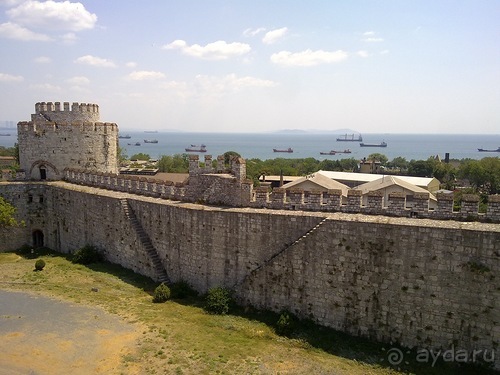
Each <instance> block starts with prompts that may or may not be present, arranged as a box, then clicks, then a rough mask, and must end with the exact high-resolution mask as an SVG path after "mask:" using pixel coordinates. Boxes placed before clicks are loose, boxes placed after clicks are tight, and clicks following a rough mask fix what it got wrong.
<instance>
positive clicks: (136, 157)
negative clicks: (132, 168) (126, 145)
mask: <svg viewBox="0 0 500 375" xmlns="http://www.w3.org/2000/svg"><path fill="white" fill-rule="evenodd" d="M149 159H151V156H149V155H148V154H143V153H142V152H139V153H138V154H135V155H132V156H131V157H130V160H145V161H148V160H149Z"/></svg>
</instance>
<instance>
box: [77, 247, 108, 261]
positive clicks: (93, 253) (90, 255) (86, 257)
mask: <svg viewBox="0 0 500 375" xmlns="http://www.w3.org/2000/svg"><path fill="white" fill-rule="evenodd" d="M101 261H102V255H101V254H100V253H99V251H98V250H97V248H95V247H94V246H92V245H86V246H84V247H82V248H81V249H78V250H77V251H76V252H75V254H73V259H72V262H73V263H78V264H91V263H99V262H101Z"/></svg>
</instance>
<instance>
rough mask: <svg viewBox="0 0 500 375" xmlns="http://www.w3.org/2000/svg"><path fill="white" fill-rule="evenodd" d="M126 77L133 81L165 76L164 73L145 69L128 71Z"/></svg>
mask: <svg viewBox="0 0 500 375" xmlns="http://www.w3.org/2000/svg"><path fill="white" fill-rule="evenodd" d="M127 78H129V79H131V80H133V81H144V80H147V79H162V78H165V74H163V73H161V72H153V71H147V70H141V71H135V72H132V73H130V74H129V75H128V76H127Z"/></svg>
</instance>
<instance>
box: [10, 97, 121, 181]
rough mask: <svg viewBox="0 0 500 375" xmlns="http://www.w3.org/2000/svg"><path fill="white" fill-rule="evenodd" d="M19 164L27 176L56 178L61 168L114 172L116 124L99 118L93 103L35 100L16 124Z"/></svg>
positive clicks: (115, 163)
mask: <svg viewBox="0 0 500 375" xmlns="http://www.w3.org/2000/svg"><path fill="white" fill-rule="evenodd" d="M17 137H18V143H19V164H20V167H21V169H23V170H24V171H25V173H26V178H27V179H32V180H58V179H60V178H62V176H63V171H64V169H65V168H74V169H85V170H90V171H96V172H105V173H117V172H118V164H117V150H118V126H117V125H116V124H115V123H108V122H99V106H98V105H97V104H85V103H81V104H80V103H73V104H72V105H71V107H70V104H69V103H68V102H65V103H64V104H63V108H61V103H60V102H55V103H52V102H41V103H36V104H35V113H34V114H32V115H31V121H21V122H19V123H18V124H17Z"/></svg>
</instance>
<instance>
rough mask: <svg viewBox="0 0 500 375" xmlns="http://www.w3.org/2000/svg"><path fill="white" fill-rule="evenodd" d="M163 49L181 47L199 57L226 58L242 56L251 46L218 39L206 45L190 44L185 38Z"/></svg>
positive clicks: (182, 49)
mask: <svg viewBox="0 0 500 375" xmlns="http://www.w3.org/2000/svg"><path fill="white" fill-rule="evenodd" d="M162 49H180V50H181V51H182V53H184V54H185V55H188V56H193V57H198V58H201V59H206V60H225V59H228V58H230V57H234V56H241V55H244V54H246V53H248V52H250V50H251V48H250V46H249V45H248V44H245V43H237V42H234V43H226V42H225V41H223V40H218V41H216V42H213V43H208V44H207V45H205V46H200V45H199V44H193V45H191V46H189V45H188V44H187V43H186V42H185V41H184V40H175V41H173V42H172V43H170V44H166V45H164V46H163V47H162Z"/></svg>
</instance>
